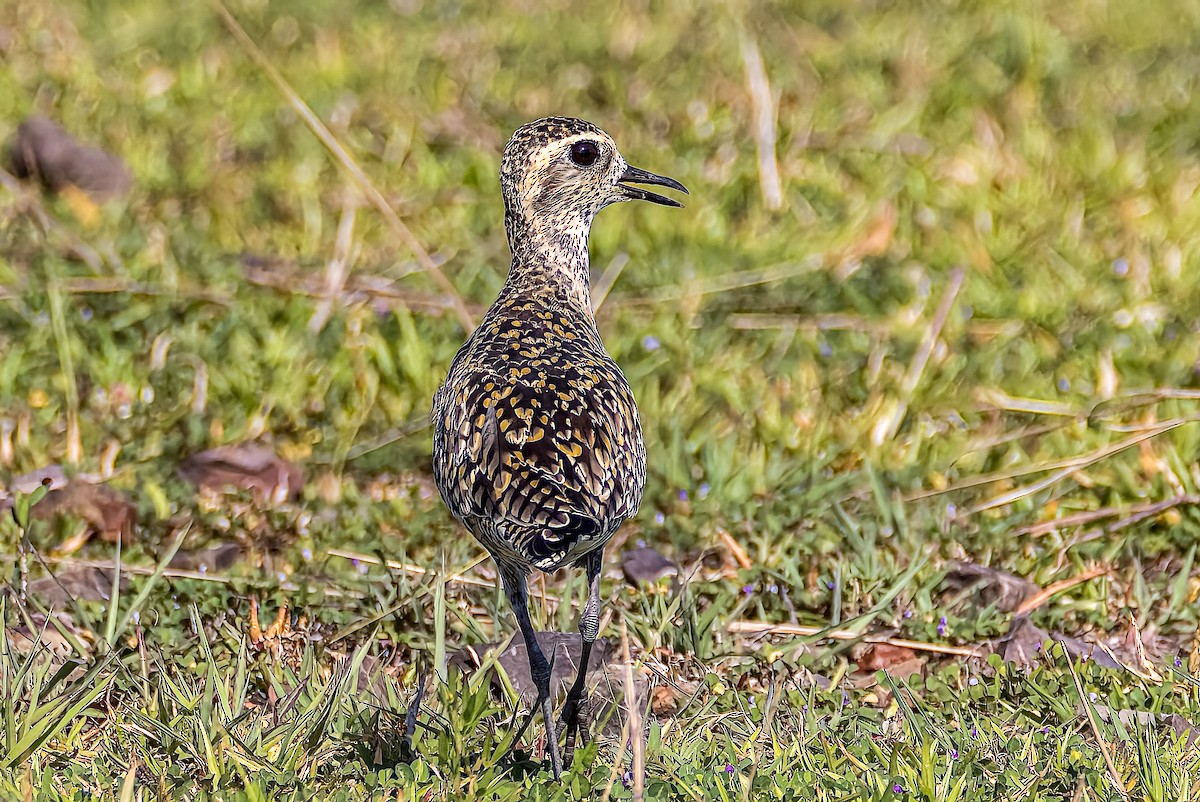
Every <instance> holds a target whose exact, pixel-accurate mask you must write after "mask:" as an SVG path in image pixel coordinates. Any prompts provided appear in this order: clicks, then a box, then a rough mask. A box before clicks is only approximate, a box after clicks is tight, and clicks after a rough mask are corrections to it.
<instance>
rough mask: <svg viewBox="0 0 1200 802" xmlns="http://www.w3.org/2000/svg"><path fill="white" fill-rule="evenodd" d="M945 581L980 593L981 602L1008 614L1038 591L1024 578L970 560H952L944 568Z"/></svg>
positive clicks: (952, 587)
mask: <svg viewBox="0 0 1200 802" xmlns="http://www.w3.org/2000/svg"><path fill="white" fill-rule="evenodd" d="M945 582H946V584H947V585H948V586H949V587H950V588H951V589H953V590H968V589H969V590H972V591H974V592H976V593H978V594H979V597H980V601H981V602H982V604H980V605H979V606H987V605H989V604H994V605H996V609H997V610H1000V611H1001V612H1005V613H1011V612H1012V611H1013V610H1015V609H1017V607H1019V606H1020V604H1021V602H1023V601H1025V599H1027V598H1029V597H1030V596H1032V595H1034V594H1035V593H1037V592H1038V591H1040V590H1041V588H1039V587H1038V586H1037V585H1036V584H1034V583H1033V582H1030V581H1029V580H1028V579H1025V578H1024V577H1020V576H1017V575H1016V574H1011V573H1009V572H1008V571H1000V570H997V569H995V568H989V567H988V566H986V565H976V564H975V563H969V562H957V561H956V562H951V563H949V564H948V565H947V567H946V579H945Z"/></svg>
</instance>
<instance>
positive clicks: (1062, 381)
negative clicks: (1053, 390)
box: [1058, 376, 1071, 393]
mask: <svg viewBox="0 0 1200 802" xmlns="http://www.w3.org/2000/svg"><path fill="white" fill-rule="evenodd" d="M1070 389H1071V380H1070V379H1068V378H1067V377H1066V376H1062V377H1060V378H1059V380H1058V391H1059V392H1060V393H1065V392H1067V391H1069V390H1070Z"/></svg>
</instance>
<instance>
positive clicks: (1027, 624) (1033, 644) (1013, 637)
mask: <svg viewBox="0 0 1200 802" xmlns="http://www.w3.org/2000/svg"><path fill="white" fill-rule="evenodd" d="M1052 642H1053V640H1052V638H1051V637H1050V634H1049V633H1048V632H1046V630H1044V629H1042V628H1041V627H1039V626H1036V625H1035V624H1034V623H1033V622H1032V621H1030V620H1029V616H1028V615H1018V616H1014V617H1013V620H1012V624H1011V625H1010V626H1009V628H1008V634H1007V635H1005V636H1004V639H1003V640H1002V641H1001V643H1002V644H1003V647H1002V652H1001V653H1002V655H1003V657H1004V660H1005V662H1008V663H1015V664H1016V665H1018V666H1021V667H1022V668H1028V667H1030V666H1032V665H1033V664H1034V663H1035V662H1036V661H1037V659H1038V656H1039V655H1041V654H1042V653H1043V651H1044V649H1045V647H1046V646H1047V645H1048V644H1050V643H1052Z"/></svg>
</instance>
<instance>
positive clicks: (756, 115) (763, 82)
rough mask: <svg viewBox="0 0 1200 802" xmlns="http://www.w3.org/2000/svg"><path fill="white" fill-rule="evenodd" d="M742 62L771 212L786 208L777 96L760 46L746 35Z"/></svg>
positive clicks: (765, 196)
mask: <svg viewBox="0 0 1200 802" xmlns="http://www.w3.org/2000/svg"><path fill="white" fill-rule="evenodd" d="M742 62H743V63H744V64H745V66H746V88H747V90H748V91H749V93H750V105H751V108H752V110H753V128H752V133H753V135H754V146H755V148H756V149H757V151H758V186H759V189H760V190H761V191H762V196H763V203H765V204H766V206H767V208H768V209H770V210H771V211H777V210H778V209H782V208H783V187H782V184H781V183H780V180H779V164H778V162H777V161H776V158H775V96H774V95H773V94H772V92H771V84H770V81H768V80H767V68H766V67H765V66H763V60H762V54H761V53H759V51H758V43H757V42H755V41H754V39H753V38H752V37H751V36H750V35H749V34H743V35H742Z"/></svg>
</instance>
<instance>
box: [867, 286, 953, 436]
mask: <svg viewBox="0 0 1200 802" xmlns="http://www.w3.org/2000/svg"><path fill="white" fill-rule="evenodd" d="M965 277H966V271H964V270H963V269H962V268H961V267H956V268H955V269H954V270H953V271H952V272H951V273H950V281H949V283H948V284H947V285H946V289H945V290H943V291H942V298H941V301H939V302H938V306H937V310H936V311H935V312H934V314H933V318H932V319H931V320H930V321H929V326H928V327H927V328H926V329H925V336H924V337H923V338H921V345H920V346H919V347H918V348H917V353H916V354H914V355H913V359H912V362H911V363H910V364H909V366H908V372H907V373H906V374H905V376H904V381H903V383H902V384H901V385H900V398H899V403H897V404H896V405H895V406H894V407H891V408H890V409H889V413H890V414H887V415H885V416H883V417H881V418H880V419H879V421H878V422H877V423H876V425H875V428H874V430H873V431H872V432H871V440H872V441H873V442H874V443H875V445H881V444H882V443H884V442H886V441H888V440H891V439H892V438H893V437H895V436H896V432H897V431H898V430H899V429H900V424H901V422H902V421H903V420H904V416H905V415H906V414H908V402H909V401H910V400H912V396H913V393H914V392H915V391H916V389H917V385H918V384H920V383H921V377H922V376H923V375H924V374H925V367H926V365H928V364H929V358H930V357H931V356H932V355H933V349H934V346H936V345H937V341H938V338H939V337H941V336H942V328H943V327H944V326H945V325H946V319H947V318H948V317H949V316H950V310H951V309H952V308H954V302H955V300H957V298H958V293H959V291H960V290H961V289H962V286H963V281H964V279H965Z"/></svg>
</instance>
